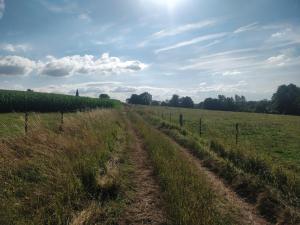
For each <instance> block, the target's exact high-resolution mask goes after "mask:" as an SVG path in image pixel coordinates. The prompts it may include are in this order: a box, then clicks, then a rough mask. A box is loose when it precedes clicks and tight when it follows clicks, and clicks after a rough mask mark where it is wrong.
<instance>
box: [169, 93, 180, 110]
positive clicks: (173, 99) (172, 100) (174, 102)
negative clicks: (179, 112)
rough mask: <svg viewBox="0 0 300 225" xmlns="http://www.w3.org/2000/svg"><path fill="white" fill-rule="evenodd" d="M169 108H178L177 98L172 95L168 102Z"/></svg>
mask: <svg viewBox="0 0 300 225" xmlns="http://www.w3.org/2000/svg"><path fill="white" fill-rule="evenodd" d="M169 106H173V107H179V96H178V95H173V96H172V98H171V99H170V101H169Z"/></svg>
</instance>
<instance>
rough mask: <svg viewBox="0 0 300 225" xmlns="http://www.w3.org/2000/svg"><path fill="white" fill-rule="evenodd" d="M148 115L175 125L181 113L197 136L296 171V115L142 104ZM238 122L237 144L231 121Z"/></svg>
mask: <svg viewBox="0 0 300 225" xmlns="http://www.w3.org/2000/svg"><path fill="white" fill-rule="evenodd" d="M143 110H146V111H148V112H150V113H152V114H156V115H158V116H160V117H164V119H165V120H167V121H169V120H170V115H171V121H172V123H175V124H179V114H180V113H182V114H183V118H184V127H185V128H187V129H188V130H190V131H191V132H193V133H194V134H197V135H199V123H200V122H199V121H200V118H202V136H203V137H204V138H206V139H210V140H214V139H216V140H218V141H219V142H221V143H222V144H223V145H224V146H225V147H227V148H238V149H241V150H247V151H252V152H255V153H257V154H259V155H261V156H262V157H264V158H266V159H268V160H270V161H272V163H274V164H280V165H282V166H284V167H285V168H287V169H289V170H292V171H294V172H299V171H300V151H299V150H300V117H299V116H286V115H270V114H257V113H242V112H223V111H210V110H199V109H180V108H165V107H143ZM236 123H239V129H240V135H239V143H238V146H236V143H235V141H236V140H235V134H236V131H235V124H236Z"/></svg>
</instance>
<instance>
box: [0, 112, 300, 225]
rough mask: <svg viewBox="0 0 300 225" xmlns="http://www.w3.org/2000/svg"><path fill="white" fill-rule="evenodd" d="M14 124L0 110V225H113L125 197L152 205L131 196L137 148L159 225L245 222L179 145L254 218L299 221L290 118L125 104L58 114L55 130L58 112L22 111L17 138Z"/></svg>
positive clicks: (295, 141) (16, 120) (14, 118)
mask: <svg viewBox="0 0 300 225" xmlns="http://www.w3.org/2000/svg"><path fill="white" fill-rule="evenodd" d="M180 114H182V115H183V120H184V121H183V122H184V124H183V127H180V126H179V115H180ZM24 118H25V114H24V113H3V114H0V140H1V142H0V150H1V155H0V162H1V166H0V183H1V189H0V200H1V204H0V224H16V225H27V224H72V225H79V224H122V223H120V221H123V220H125V221H126V219H128V218H125V219H124V214H123V212H124V211H126V208H128V207H130V205H131V204H132V202H133V201H137V202H143V201H145V204H146V205H147V204H148V201H153V199H152V200H151V196H150V197H149V196H144V195H142V196H136V193H138V192H137V189H139V185H138V184H135V183H134V179H135V178H134V176H133V174H134V173H135V171H136V167H135V163H136V162H135V161H134V160H132V154H133V153H132V152H134V151H135V150H136V149H135V148H136V147H135V143H137V142H140V143H141V146H142V148H143V152H144V153H143V154H145V155H146V157H149V159H150V162H151V165H152V166H153V171H152V172H151V173H150V175H149V176H151V177H152V176H154V179H155V181H157V183H158V185H159V187H160V193H158V195H159V196H161V198H162V202H163V203H162V209H161V210H162V211H165V212H166V213H165V214H166V221H168V223H167V224H183V225H188V224H203V225H205V224H228V225H229V224H245V223H246V222H249V221H246V222H245V220H243V219H245V218H246V217H245V218H243V215H244V214H243V212H240V210H241V208H239V207H240V206H239V205H238V204H237V205H235V204H234V203H235V202H232V201H231V200H230V201H229V200H228V199H227V198H226V197H224V195H223V194H220V193H222V192H220V193H219V191H216V187H215V186H214V184H212V182H211V180H210V178H209V177H208V175H207V173H205V172H203V171H199V170H198V167H197V166H196V165H194V163H191V161H190V159H189V157H187V156H186V155H185V154H183V153H182V151H184V149H187V150H189V151H190V152H191V153H192V155H194V156H195V157H196V158H197V159H199V163H201V165H203V168H204V167H206V168H207V169H208V171H211V172H213V173H214V174H215V175H216V177H217V178H216V179H219V178H220V179H221V180H223V181H224V182H225V186H227V185H228V186H229V187H231V189H232V190H233V191H234V192H236V193H237V194H238V195H239V196H240V197H241V199H242V200H241V201H244V199H245V200H246V201H247V202H249V203H250V204H251V205H253V207H254V208H256V209H257V211H258V212H259V214H260V215H261V216H262V217H263V218H264V219H266V220H268V221H269V222H271V223H274V224H275V223H278V224H297V221H299V217H298V216H299V212H298V211H299V210H298V209H299V183H298V181H299V180H298V176H299V175H298V174H299V173H298V172H299V152H297V150H296V149H298V148H299V138H298V137H299V136H297V135H299V130H298V127H300V126H299V125H300V124H299V118H298V117H293V116H280V115H266V114H254V113H234V112H218V111H207V110H198V109H179V108H165V107H142V106H138V107H136V106H135V107H127V106H125V107H121V108H120V107H117V108H115V109H102V110H100V109H96V110H88V111H85V112H74V113H64V121H63V124H61V113H55V112H52V113H34V112H31V113H29V120H28V132H27V134H26V135H25V132H24V121H25V119H24ZM200 118H201V119H202V128H201V135H200V130H199V122H200V121H199V120H200ZM236 123H239V129H240V133H239V139H238V144H236V139H235V137H236V136H235V134H236V133H235V131H236V130H235V124H236ZM61 126H62V129H61ZM163 133H164V134H163ZM273 139H276V140H274V141H273ZM178 144H179V145H181V146H183V147H184V148H181V147H179V145H178ZM279 150H281V151H279ZM285 151H286V152H285ZM12 162H13V163H12ZM146 178H147V177H146ZM223 181H222V182H223ZM223 188H224V187H223ZM226 188H227V187H226ZM226 188H225V189H226ZM136 198H137V199H136ZM149 199H150V200H149ZM145 210H146V208H145ZM244 211H245V210H244ZM143 215H147V216H148V217H147V218H143ZM137 217H141V218H140V220H139V221H148V220H149V218H150V219H151V217H155V215H151V212H150V213H147V214H145V213H142V214H138V216H137ZM127 222H128V221H127ZM131 222H132V221H131ZM132 224H134V223H132ZM137 224H138V223H137ZM263 224H264V223H263Z"/></svg>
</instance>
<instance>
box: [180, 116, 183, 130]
mask: <svg viewBox="0 0 300 225" xmlns="http://www.w3.org/2000/svg"><path fill="white" fill-rule="evenodd" d="M179 124H180V126H181V127H182V126H183V115H182V114H181V113H180V115H179Z"/></svg>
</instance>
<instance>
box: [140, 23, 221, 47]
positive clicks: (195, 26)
mask: <svg viewBox="0 0 300 225" xmlns="http://www.w3.org/2000/svg"><path fill="white" fill-rule="evenodd" d="M216 23H217V20H205V21H200V22H197V23H189V24H184V25H181V26H178V27H175V28H169V29H163V30H160V31H158V32H155V33H153V34H152V35H151V36H150V37H149V38H147V39H146V40H144V41H143V42H141V43H140V44H139V45H138V46H139V47H144V46H146V45H147V44H148V43H149V42H151V41H154V40H158V39H161V38H166V37H171V36H176V35H180V34H183V33H186V32H189V31H193V30H199V29H202V28H205V27H210V26H213V25H215V24H216Z"/></svg>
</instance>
